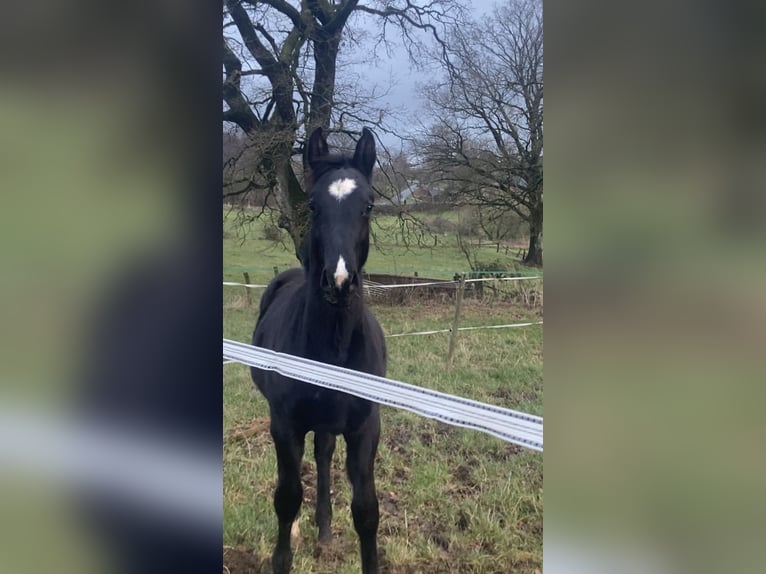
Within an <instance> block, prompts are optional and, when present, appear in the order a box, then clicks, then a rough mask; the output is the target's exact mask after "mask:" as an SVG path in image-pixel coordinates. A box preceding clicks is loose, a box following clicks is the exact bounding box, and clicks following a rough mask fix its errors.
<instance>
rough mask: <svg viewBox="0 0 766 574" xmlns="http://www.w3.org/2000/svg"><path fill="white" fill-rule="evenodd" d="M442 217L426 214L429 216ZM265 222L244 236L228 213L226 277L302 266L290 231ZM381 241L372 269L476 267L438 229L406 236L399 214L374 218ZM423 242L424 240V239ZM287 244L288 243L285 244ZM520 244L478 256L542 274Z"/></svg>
mask: <svg viewBox="0 0 766 574" xmlns="http://www.w3.org/2000/svg"><path fill="white" fill-rule="evenodd" d="M434 217H437V216H436V215H431V214H426V215H423V216H422V219H423V220H424V221H426V222H427V221H428V220H430V219H433V218H434ZM442 217H445V218H453V219H454V218H456V217H457V216H456V215H454V214H450V213H446V214H442ZM263 228H264V224H263V223H262V222H260V221H256V222H254V223H253V224H251V225H249V226H248V227H247V228H246V230H247V233H246V235H245V236H244V239H243V233H242V230H241V229H237V228H236V227H235V222H234V215H233V214H228V215H227V216H225V217H224V277H225V279H226V280H227V281H241V280H242V273H243V271H248V272H249V273H250V279H251V280H253V281H255V280H256V279H258V281H268V280H269V279H270V278H272V277H273V276H274V272H273V267H274V266H277V267H278V268H279V269H280V271H284V270H285V269H287V268H289V267H295V266H297V260H296V259H295V255H294V253H293V250H292V245H291V244H290V240H289V237H288V236H287V234H286V233H284V232H283V233H282V240H283V244H275V243H274V242H271V241H268V240H265V239H263ZM372 233H373V234H374V235H375V241H374V242H373V245H372V248H371V249H370V255H369V258H368V260H367V265H366V270H367V271H368V272H371V273H378V272H382V273H394V274H401V275H412V274H413V273H414V272H417V273H418V275H420V276H422V277H433V278H450V279H451V278H452V277H453V275H454V274H455V273H460V272H464V273H468V272H469V271H470V268H469V266H468V262H467V261H466V259H465V256H464V255H463V253H462V252H461V251H460V249H459V247H458V245H457V240H456V238H455V237H453V236H448V235H438V236H437V237H436V241H437V243H436V245H434V239H433V236H432V235H423V236H422V237H421V241H420V242H418V236H417V233H416V232H413V233H411V234H409V235H408V236H407V241H406V242H405V239H404V238H403V236H402V233H401V227H400V225H399V223H398V220H397V218H396V217H395V216H388V215H386V216H377V217H375V218H374V220H373V223H372ZM418 243H420V245H418ZM285 245H286V246H287V247H288V248H287V249H286V248H285ZM516 252H517V250H516V249H509V252H508V254H506V253H505V250H504V249H500V251H499V252H498V251H497V249H496V247H495V246H493V245H491V244H487V243H485V244H484V245H483V246H482V247H480V248H478V247H477V255H476V258H477V260H478V261H480V262H484V263H492V262H499V263H501V264H503V265H504V266H506V267H507V268H508V269H513V270H516V272H518V273H521V274H529V275H541V274H542V270H541V269H530V268H526V267H524V266H522V265H521V264H520V263H519V262H518V260H517V259H516V257H515V256H516Z"/></svg>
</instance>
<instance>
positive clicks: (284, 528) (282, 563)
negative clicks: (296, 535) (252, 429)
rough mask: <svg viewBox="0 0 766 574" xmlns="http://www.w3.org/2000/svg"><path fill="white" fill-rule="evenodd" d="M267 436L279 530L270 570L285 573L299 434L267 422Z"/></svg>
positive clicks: (294, 511)
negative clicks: (271, 443) (273, 451)
mask: <svg viewBox="0 0 766 574" xmlns="http://www.w3.org/2000/svg"><path fill="white" fill-rule="evenodd" d="M271 436H272V437H273V438H274V446H275V447H276V450H277V472H278V477H277V489H276V491H275V492H274V510H276V513H277V521H278V524H279V533H278V535H277V545H276V548H275V549H274V554H272V557H271V566H272V569H273V571H274V574H288V573H289V572H290V568H291V566H292V563H293V554H292V549H291V548H290V531H291V529H292V525H293V521H294V520H295V517H296V516H297V515H298V511H299V510H300V508H301V500H302V498H303V487H302V486H301V459H302V458H303V442H304V436H303V435H300V436H298V435H296V434H295V433H294V432H293V431H292V430H291V429H288V428H281V427H280V425H279V424H274V419H273V418H272V422H271Z"/></svg>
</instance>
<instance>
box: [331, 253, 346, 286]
mask: <svg viewBox="0 0 766 574" xmlns="http://www.w3.org/2000/svg"><path fill="white" fill-rule="evenodd" d="M334 277H335V286H336V287H337V288H338V289H340V288H341V286H342V285H343V283H345V282H346V279H348V269H346V261H345V259H343V255H341V256H340V257H338V266H337V267H335V275H334Z"/></svg>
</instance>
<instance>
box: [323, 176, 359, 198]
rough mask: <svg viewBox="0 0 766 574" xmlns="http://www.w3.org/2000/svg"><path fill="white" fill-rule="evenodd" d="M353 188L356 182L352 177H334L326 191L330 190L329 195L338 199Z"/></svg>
mask: <svg viewBox="0 0 766 574" xmlns="http://www.w3.org/2000/svg"><path fill="white" fill-rule="evenodd" d="M355 189H356V182H355V181H354V180H353V179H350V178H348V177H345V178H343V179H336V180H335V181H333V182H332V183H331V184H330V187H329V189H328V191H329V192H330V195H332V196H333V197H334V198H335V199H337V200H338V201H340V200H341V199H343V198H344V197H346V196H347V195H348V194H349V193H351V192H352V191H354V190H355Z"/></svg>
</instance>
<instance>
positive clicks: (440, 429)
mask: <svg viewBox="0 0 766 574" xmlns="http://www.w3.org/2000/svg"><path fill="white" fill-rule="evenodd" d="M453 434H455V428H454V427H451V426H450V425H448V424H446V423H443V422H439V421H435V422H434V423H433V425H432V426H431V427H428V428H426V429H424V430H422V431H421V432H420V442H421V443H422V444H423V446H431V445H433V444H447V443H446V442H445V440H444V439H446V438H448V437H450V436H451V435H453Z"/></svg>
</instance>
